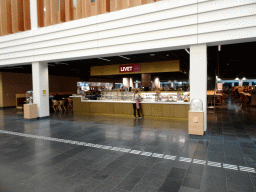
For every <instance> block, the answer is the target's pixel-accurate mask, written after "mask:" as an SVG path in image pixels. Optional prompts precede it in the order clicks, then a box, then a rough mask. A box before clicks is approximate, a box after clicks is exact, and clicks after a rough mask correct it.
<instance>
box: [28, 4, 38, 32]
mask: <svg viewBox="0 0 256 192" xmlns="http://www.w3.org/2000/svg"><path fill="white" fill-rule="evenodd" d="M37 20H38V18H37V1H36V0H30V21H31V30H34V29H37V28H38V22H37Z"/></svg>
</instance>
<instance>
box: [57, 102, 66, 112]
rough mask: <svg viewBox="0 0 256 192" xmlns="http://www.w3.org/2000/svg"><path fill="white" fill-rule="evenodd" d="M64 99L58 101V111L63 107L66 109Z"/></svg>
mask: <svg viewBox="0 0 256 192" xmlns="http://www.w3.org/2000/svg"><path fill="white" fill-rule="evenodd" d="M64 104H65V101H64V100H61V101H60V102H59V110H60V111H63V109H64V110H65V111H66V107H65V105H64Z"/></svg>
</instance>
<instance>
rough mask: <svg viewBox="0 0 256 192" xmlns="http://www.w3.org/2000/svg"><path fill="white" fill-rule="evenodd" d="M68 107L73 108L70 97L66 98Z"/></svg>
mask: <svg viewBox="0 0 256 192" xmlns="http://www.w3.org/2000/svg"><path fill="white" fill-rule="evenodd" d="M68 108H71V109H72V108H73V100H72V99H70V98H69V99H68Z"/></svg>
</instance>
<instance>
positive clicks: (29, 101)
mask: <svg viewBox="0 0 256 192" xmlns="http://www.w3.org/2000/svg"><path fill="white" fill-rule="evenodd" d="M26 103H27V104H32V103H33V91H27V92H26Z"/></svg>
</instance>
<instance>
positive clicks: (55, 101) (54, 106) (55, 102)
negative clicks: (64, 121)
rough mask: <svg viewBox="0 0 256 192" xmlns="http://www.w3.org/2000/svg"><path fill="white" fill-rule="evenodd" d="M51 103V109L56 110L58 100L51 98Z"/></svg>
mask: <svg viewBox="0 0 256 192" xmlns="http://www.w3.org/2000/svg"><path fill="white" fill-rule="evenodd" d="M52 102H53V104H52V108H53V110H54V111H55V112H56V111H57V110H58V109H59V101H57V100H52Z"/></svg>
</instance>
